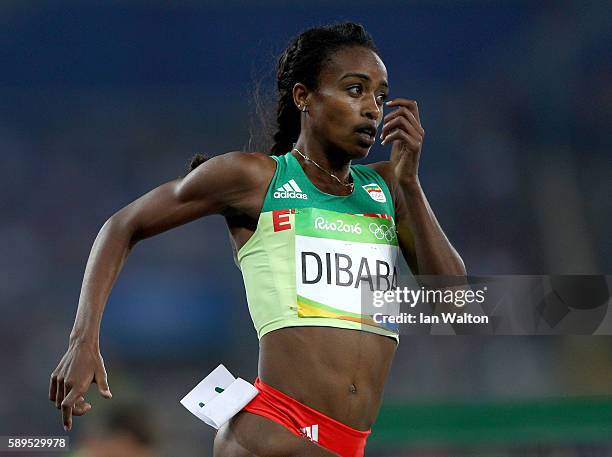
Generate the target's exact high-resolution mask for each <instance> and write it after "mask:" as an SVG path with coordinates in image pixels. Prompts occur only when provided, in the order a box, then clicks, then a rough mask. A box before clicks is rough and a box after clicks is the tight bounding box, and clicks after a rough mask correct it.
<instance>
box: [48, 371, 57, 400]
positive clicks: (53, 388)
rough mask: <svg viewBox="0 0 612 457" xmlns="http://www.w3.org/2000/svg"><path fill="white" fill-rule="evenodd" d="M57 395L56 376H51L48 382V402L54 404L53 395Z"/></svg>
mask: <svg viewBox="0 0 612 457" xmlns="http://www.w3.org/2000/svg"><path fill="white" fill-rule="evenodd" d="M56 394H57V374H55V373H52V374H51V380H50V381H49V400H51V401H52V402H55V395H56Z"/></svg>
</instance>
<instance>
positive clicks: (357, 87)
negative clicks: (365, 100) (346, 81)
mask: <svg viewBox="0 0 612 457" xmlns="http://www.w3.org/2000/svg"><path fill="white" fill-rule="evenodd" d="M353 89H359V92H352V93H353V94H355V95H357V94H360V93H361V86H351V87H349V88H348V91H349V92H350V91H352V90H353Z"/></svg>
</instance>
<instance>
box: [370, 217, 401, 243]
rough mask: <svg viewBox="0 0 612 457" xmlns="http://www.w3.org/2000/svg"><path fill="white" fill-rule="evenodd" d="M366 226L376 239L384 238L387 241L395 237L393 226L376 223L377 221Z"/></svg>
mask: <svg viewBox="0 0 612 457" xmlns="http://www.w3.org/2000/svg"><path fill="white" fill-rule="evenodd" d="M368 228H369V229H370V232H371V233H372V235H374V236H375V237H376V239H377V240H383V239H384V240H387V241H393V240H394V239H395V236H396V234H395V226H387V225H385V224H380V225H378V224H377V223H375V222H372V223H370V225H369V227H368Z"/></svg>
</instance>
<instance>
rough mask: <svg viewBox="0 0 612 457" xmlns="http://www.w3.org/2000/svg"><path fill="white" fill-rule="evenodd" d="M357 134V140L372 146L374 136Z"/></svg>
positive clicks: (364, 133)
mask: <svg viewBox="0 0 612 457" xmlns="http://www.w3.org/2000/svg"><path fill="white" fill-rule="evenodd" d="M356 133H357V137H359V139H360V140H361V141H362V142H363V143H367V144H368V145H369V146H371V145H373V144H374V135H370V134H369V133H366V132H360V131H358V132H356Z"/></svg>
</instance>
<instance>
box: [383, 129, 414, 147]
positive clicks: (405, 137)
mask: <svg viewBox="0 0 612 457" xmlns="http://www.w3.org/2000/svg"><path fill="white" fill-rule="evenodd" d="M398 139H401V140H402V141H405V142H406V143H408V144H409V145H410V146H411V147H412V149H413V150H414V151H419V150H420V149H421V146H422V144H423V140H422V139H418V138H414V137H412V136H411V135H409V134H408V133H406V131H405V130H402V129H395V130H393V132H391V133H390V134H389V135H388V136H387V137H385V139H384V140H383V141H382V143H381V144H386V143H390V142H392V141H395V140H398Z"/></svg>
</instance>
